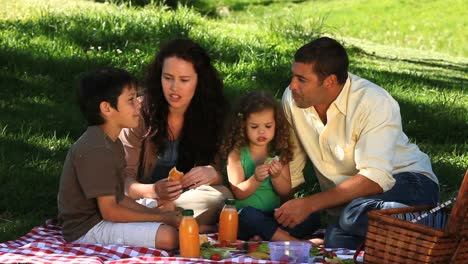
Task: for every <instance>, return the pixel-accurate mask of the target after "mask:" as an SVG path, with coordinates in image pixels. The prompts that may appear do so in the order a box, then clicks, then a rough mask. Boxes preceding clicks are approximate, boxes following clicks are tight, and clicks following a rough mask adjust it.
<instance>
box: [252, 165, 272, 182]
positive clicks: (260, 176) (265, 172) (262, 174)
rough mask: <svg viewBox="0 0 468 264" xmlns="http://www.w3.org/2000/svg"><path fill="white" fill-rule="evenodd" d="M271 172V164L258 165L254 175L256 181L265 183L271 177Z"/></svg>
mask: <svg viewBox="0 0 468 264" xmlns="http://www.w3.org/2000/svg"><path fill="white" fill-rule="evenodd" d="M269 170H270V165H269V164H262V165H258V166H257V167H256V168H255V174H254V177H255V180H257V181H258V182H262V181H264V180H265V179H266V178H268V176H270V172H269Z"/></svg>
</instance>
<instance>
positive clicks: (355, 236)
mask: <svg viewBox="0 0 468 264" xmlns="http://www.w3.org/2000/svg"><path fill="white" fill-rule="evenodd" d="M348 64H349V62H348V56H347V53H346V51H345V49H344V48H343V46H342V45H341V44H339V43H338V42H337V41H336V40H334V39H331V38H327V37H322V38H319V39H316V40H314V41H312V42H310V43H308V44H306V45H304V46H302V47H301V48H300V49H299V50H298V51H297V52H296V54H295V55H294V63H293V65H292V75H293V77H292V80H291V83H290V85H289V88H288V89H286V90H285V92H284V95H283V101H282V102H283V109H284V112H285V114H286V117H287V119H288V120H289V122H290V124H291V125H292V128H293V130H294V134H295V136H296V137H297V140H298V143H299V144H296V145H298V146H299V147H298V148H296V151H295V155H294V158H293V161H292V162H291V164H290V168H291V178H292V181H293V186H297V185H298V184H299V183H301V181H303V176H302V169H303V167H304V164H305V160H306V155H307V157H308V158H309V159H310V160H311V161H312V162H313V164H314V168H315V171H316V175H317V178H318V182H319V184H320V187H321V190H322V192H320V193H317V194H313V195H310V196H308V197H304V198H299V199H294V200H290V201H288V202H286V203H285V204H283V205H282V206H281V207H280V208H279V209H278V210H276V212H275V217H276V218H277V220H278V222H279V223H280V224H282V225H284V226H288V227H293V226H295V225H297V223H300V222H302V221H303V220H304V219H305V218H306V217H307V216H308V215H310V214H311V213H314V212H317V211H319V210H323V209H326V210H327V212H328V213H329V214H330V215H331V216H332V223H331V224H330V225H329V226H328V228H327V231H326V234H325V246H327V247H345V248H351V249H355V248H357V247H358V246H359V245H360V244H361V243H362V242H363V241H364V238H365V235H366V232H367V212H368V211H370V210H375V209H385V208H398V207H404V206H415V205H433V204H436V203H437V202H438V200H439V186H438V180H437V177H436V176H435V175H434V173H433V172H432V168H431V164H430V160H429V157H428V156H427V155H426V154H424V153H422V152H421V151H420V150H419V148H418V147H417V146H416V145H414V144H411V143H409V141H408V137H407V136H406V135H405V134H404V133H403V130H402V124H401V115H400V109H399V106H398V103H397V102H396V101H395V100H394V99H393V98H392V97H391V95H390V94H389V93H388V92H387V91H385V90H384V89H383V88H381V87H379V86H377V85H375V84H373V83H371V82H369V81H367V80H365V79H362V78H360V77H358V76H355V75H353V74H350V73H348Z"/></svg>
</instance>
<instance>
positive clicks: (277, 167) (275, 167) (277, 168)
mask: <svg viewBox="0 0 468 264" xmlns="http://www.w3.org/2000/svg"><path fill="white" fill-rule="evenodd" d="M282 169H283V164H282V163H281V162H279V161H277V160H273V161H272V162H271V164H270V169H269V173H270V175H271V178H276V177H278V176H280V175H281V170H282Z"/></svg>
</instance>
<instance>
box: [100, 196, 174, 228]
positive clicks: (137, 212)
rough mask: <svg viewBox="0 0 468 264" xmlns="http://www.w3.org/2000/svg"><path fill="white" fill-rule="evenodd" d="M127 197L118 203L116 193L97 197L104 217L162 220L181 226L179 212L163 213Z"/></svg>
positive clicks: (121, 220) (118, 220)
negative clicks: (132, 201) (133, 202)
mask: <svg viewBox="0 0 468 264" xmlns="http://www.w3.org/2000/svg"><path fill="white" fill-rule="evenodd" d="M127 199H128V198H127ZM127 199H125V198H124V199H122V201H121V203H117V201H116V198H115V195H106V196H99V197H97V202H98V207H99V210H100V212H101V215H102V218H103V219H104V220H106V221H110V222H115V223H128V222H162V223H165V224H168V225H171V226H174V227H178V226H179V223H180V216H178V213H177V212H165V213H161V212H158V210H157V209H151V208H143V207H144V206H143V205H138V204H137V203H136V202H135V204H132V203H131V202H130V201H129V200H130V199H128V200H127ZM127 206H129V207H127Z"/></svg>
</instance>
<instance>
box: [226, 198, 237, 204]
mask: <svg viewBox="0 0 468 264" xmlns="http://www.w3.org/2000/svg"><path fill="white" fill-rule="evenodd" d="M224 203H225V204H227V205H236V200H234V199H226V200H224Z"/></svg>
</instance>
